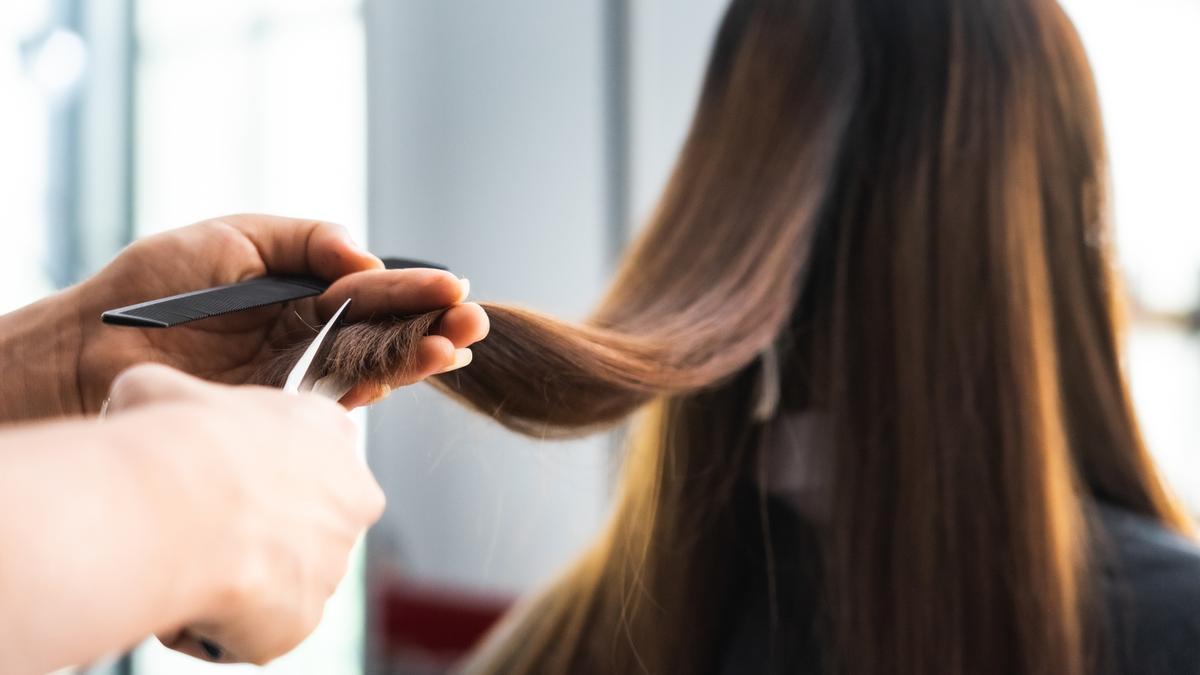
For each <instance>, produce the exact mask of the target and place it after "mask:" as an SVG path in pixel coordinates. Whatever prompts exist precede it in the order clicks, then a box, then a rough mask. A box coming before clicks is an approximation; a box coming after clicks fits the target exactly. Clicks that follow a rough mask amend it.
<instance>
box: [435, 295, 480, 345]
mask: <svg viewBox="0 0 1200 675" xmlns="http://www.w3.org/2000/svg"><path fill="white" fill-rule="evenodd" d="M490 328H491V322H490V321H489V320H488V315H487V312H485V311H483V308H482V307H480V306H479V305H477V304H475V303H473V302H466V303H463V304H461V305H455V306H453V307H451V308H450V309H448V310H446V313H445V314H443V315H442V318H441V320H440V321H438V325H437V327H436V328H434V330H433V333H434V334H435V335H441V336H442V337H444V338H446V339H448V340H450V342H452V343H454V346H455V347H457V348H462V347H470V346H471V345H473V344H475V343H476V342H479V341H480V340H482V339H483V338H485V337H487V334H488V330H489V329H490Z"/></svg>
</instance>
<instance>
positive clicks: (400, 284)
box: [317, 269, 464, 321]
mask: <svg viewBox="0 0 1200 675" xmlns="http://www.w3.org/2000/svg"><path fill="white" fill-rule="evenodd" d="M463 291H464V288H463V283H462V281H461V280H460V279H459V278H458V277H456V276H454V275H453V274H451V273H449V272H443V271H442V270H434V269H407V270H374V271H370V272H360V273H358V274H351V275H349V276H347V277H344V278H342V279H339V280H338V281H336V282H334V284H333V285H332V286H330V287H329V290H327V291H325V293H323V294H322V295H321V297H319V298H317V315H318V316H320V317H322V318H327V317H329V316H331V315H332V314H333V313H334V312H335V311H337V308H338V307H341V305H342V303H343V302H345V301H346V298H354V302H353V303H351V305H350V309H349V311H348V312H347V315H348V316H347V317H346V320H347V321H359V320H362V319H365V318H369V317H371V316H376V315H389V314H390V315H405V314H419V313H421V312H430V311H433V310H435V309H442V308H443V307H449V306H450V305H453V304H455V303H457V302H461V301H462V299H463Z"/></svg>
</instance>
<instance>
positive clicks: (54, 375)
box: [0, 288, 83, 422]
mask: <svg viewBox="0 0 1200 675" xmlns="http://www.w3.org/2000/svg"><path fill="white" fill-rule="evenodd" d="M77 293H78V291H77V289H75V288H71V289H67V290H65V291H61V292H59V293H55V294H54V295H51V296H49V297H47V298H44V299H42V300H39V301H38V302H35V303H33V304H31V305H28V306H26V307H22V308H21V309H18V310H16V311H14V312H10V313H9V314H5V315H3V316H0V362H2V363H4V366H5V378H4V381H3V382H0V422H18V421H25V420H36V419H41V418H46V417H58V416H63V415H74V414H79V413H81V412H83V405H82V398H81V396H80V388H79V382H78V376H79V355H80V349H81V347H82V344H83V337H82V331H81V324H80V321H79V312H78V302H77V300H76V295H77Z"/></svg>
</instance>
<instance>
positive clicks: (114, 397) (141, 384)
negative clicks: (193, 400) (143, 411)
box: [107, 363, 202, 415]
mask: <svg viewBox="0 0 1200 675" xmlns="http://www.w3.org/2000/svg"><path fill="white" fill-rule="evenodd" d="M200 387H202V383H201V381H200V380H197V379H196V378H194V377H192V376H190V375H186V374H184V373H182V372H180V371H178V370H175V369H174V368H169V367H167V366H164V365H161V364H157V363H142V364H138V365H136V366H132V367H130V368H126V369H125V370H124V371H122V372H121V373H120V374H119V375H117V377H116V378H115V379H113V382H112V386H111V387H110V388H109V394H108V398H109V401H108V408H107V411H108V414H109V415H111V414H113V413H117V412H120V411H122V410H128V409H131V408H137V407H139V406H143V405H147V404H150V403H157V402H163V401H171V400H178V399H180V398H186V397H191V396H195V395H196V392H197V391H198V390H199V388H200Z"/></svg>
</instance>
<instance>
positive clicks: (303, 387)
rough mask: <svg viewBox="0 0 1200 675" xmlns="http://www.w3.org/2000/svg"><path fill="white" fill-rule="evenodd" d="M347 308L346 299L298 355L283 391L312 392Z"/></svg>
mask: <svg viewBox="0 0 1200 675" xmlns="http://www.w3.org/2000/svg"><path fill="white" fill-rule="evenodd" d="M349 306H350V299H349V298H347V299H346V302H343V303H342V306H341V307H339V308H338V311H336V312H334V313H333V316H332V317H330V319H329V321H328V322H326V324H325V325H324V326H323V327H322V328H321V332H320V333H317V337H316V338H314V339H313V341H312V342H311V343H309V345H308V348H307V349H305V350H304V353H303V354H301V355H300V360H299V361H296V365H294V366H292V370H291V372H289V373H288V377H287V381H286V382H284V383H283V390H284V391H287V392H292V393H296V392H301V391H312V387H313V384H315V383H316V381H317V380H318V379H319V378H320V375H321V364H323V363H324V362H325V356H327V355H328V353H329V346H330V345H332V344H333V339H334V338H335V337H337V332H338V329H339V328H341V323H342V317H343V316H344V315H345V313H346V308H347V307H349Z"/></svg>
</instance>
